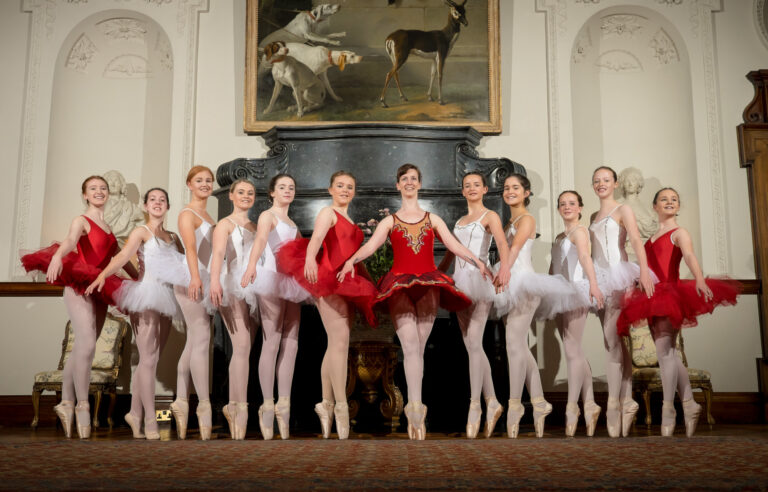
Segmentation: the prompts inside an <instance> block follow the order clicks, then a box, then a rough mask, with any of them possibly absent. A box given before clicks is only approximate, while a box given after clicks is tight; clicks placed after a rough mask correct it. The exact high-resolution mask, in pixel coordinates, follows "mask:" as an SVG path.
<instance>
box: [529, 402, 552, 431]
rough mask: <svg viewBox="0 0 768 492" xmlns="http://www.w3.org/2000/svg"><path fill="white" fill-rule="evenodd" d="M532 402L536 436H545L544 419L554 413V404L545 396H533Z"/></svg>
mask: <svg viewBox="0 0 768 492" xmlns="http://www.w3.org/2000/svg"><path fill="white" fill-rule="evenodd" d="M531 404H532V405H533V428H534V429H535V430H536V437H544V419H546V418H547V415H549V414H550V413H552V405H550V404H549V403H548V402H547V400H545V399H544V397H543V396H537V397H536V398H531Z"/></svg>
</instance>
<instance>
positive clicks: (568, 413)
mask: <svg viewBox="0 0 768 492" xmlns="http://www.w3.org/2000/svg"><path fill="white" fill-rule="evenodd" d="M579 415H581V412H580V411H579V404H578V403H577V402H575V401H569V402H568V403H566V404H565V435H566V436H568V437H573V436H575V435H576V426H577V425H578V424H579Z"/></svg>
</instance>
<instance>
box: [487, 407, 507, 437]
mask: <svg viewBox="0 0 768 492" xmlns="http://www.w3.org/2000/svg"><path fill="white" fill-rule="evenodd" d="M502 414H504V406H503V405H502V404H501V403H499V400H497V399H496V398H489V399H487V400H485V437H491V436H492V435H493V430H494V429H495V428H496V422H498V421H499V419H500V418H501V416H502Z"/></svg>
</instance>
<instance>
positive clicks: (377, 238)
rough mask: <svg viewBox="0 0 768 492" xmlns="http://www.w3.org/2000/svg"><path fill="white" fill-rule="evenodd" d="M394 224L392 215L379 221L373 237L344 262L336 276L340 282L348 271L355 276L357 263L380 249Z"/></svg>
mask: <svg viewBox="0 0 768 492" xmlns="http://www.w3.org/2000/svg"><path fill="white" fill-rule="evenodd" d="M394 224H395V220H394V219H393V218H392V216H391V215H388V216H386V217H384V218H383V219H381V222H379V225H377V226H376V230H375V231H373V234H372V235H371V238H370V239H369V240H368V242H367V243H365V244H364V245H362V246H361V247H360V249H358V250H357V251H356V252H355V254H353V255H352V256H351V257H350V258H349V259H348V260H347V262H346V263H344V267H343V268H342V269H341V271H340V272H339V274H338V275H337V276H336V279H337V280H338V281H339V282H343V281H344V277H346V276H347V274H348V273H351V274H352V278H355V263H360V262H361V261H363V260H365V259H366V258H368V257H369V256H371V255H372V254H373V253H375V252H376V250H377V249H379V248H380V247H381V245H382V244H384V241H386V240H387V236H389V232H390V231H391V230H392V226H393V225H394Z"/></svg>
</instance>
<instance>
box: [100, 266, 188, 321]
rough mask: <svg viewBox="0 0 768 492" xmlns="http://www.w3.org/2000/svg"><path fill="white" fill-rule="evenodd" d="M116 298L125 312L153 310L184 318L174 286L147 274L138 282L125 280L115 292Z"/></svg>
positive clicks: (165, 314)
mask: <svg viewBox="0 0 768 492" xmlns="http://www.w3.org/2000/svg"><path fill="white" fill-rule="evenodd" d="M115 300H116V301H117V305H118V307H119V308H120V310H121V311H124V312H128V313H141V312H144V311H148V310H153V311H157V312H158V313H160V314H162V315H163V316H167V317H169V318H172V319H178V320H181V319H183V315H182V314H181V309H180V308H179V305H178V303H177V302H176V296H174V294H173V287H171V286H170V285H168V284H163V283H162V282H159V281H158V280H157V279H155V278H147V277H146V276H145V277H144V278H143V279H142V280H140V281H138V282H136V281H133V280H126V281H124V282H123V285H122V286H121V287H120V288H119V289H118V290H117V292H116V293H115Z"/></svg>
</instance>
